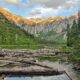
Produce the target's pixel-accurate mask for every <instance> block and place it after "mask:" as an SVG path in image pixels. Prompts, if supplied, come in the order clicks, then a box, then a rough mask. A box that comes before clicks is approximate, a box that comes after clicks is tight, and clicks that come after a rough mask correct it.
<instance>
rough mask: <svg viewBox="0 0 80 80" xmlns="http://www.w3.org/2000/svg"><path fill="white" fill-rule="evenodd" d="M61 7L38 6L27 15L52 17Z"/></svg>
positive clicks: (31, 16)
mask: <svg viewBox="0 0 80 80" xmlns="http://www.w3.org/2000/svg"><path fill="white" fill-rule="evenodd" d="M61 9H62V7H58V9H55V8H54V9H53V8H44V7H39V8H35V9H33V10H32V11H31V12H30V13H29V17H30V18H41V17H54V16H57V15H58V13H59V11H60V10H61Z"/></svg>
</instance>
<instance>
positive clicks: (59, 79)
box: [4, 74, 70, 80]
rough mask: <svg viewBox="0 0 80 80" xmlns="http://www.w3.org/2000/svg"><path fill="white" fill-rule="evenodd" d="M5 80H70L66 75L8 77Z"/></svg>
mask: <svg viewBox="0 0 80 80" xmlns="http://www.w3.org/2000/svg"><path fill="white" fill-rule="evenodd" d="M4 80H70V79H69V78H68V77H67V76H66V75H65V74H63V75H58V76H47V77H44V76H38V77H36V76H35V77H8V78H5V79H4Z"/></svg>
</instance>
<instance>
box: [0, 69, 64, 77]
mask: <svg viewBox="0 0 80 80" xmlns="http://www.w3.org/2000/svg"><path fill="white" fill-rule="evenodd" d="M63 73H64V71H60V72H58V71H56V70H43V71H40V70H36V71H28V70H16V71H15V70H0V75H2V74H4V75H27V76H31V75H35V76H40V75H43V76H48V75H60V74H63Z"/></svg>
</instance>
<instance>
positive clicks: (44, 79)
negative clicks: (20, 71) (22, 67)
mask: <svg viewBox="0 0 80 80" xmlns="http://www.w3.org/2000/svg"><path fill="white" fill-rule="evenodd" d="M40 63H41V64H44V65H48V66H51V67H54V68H55V69H59V70H63V69H64V70H66V71H67V73H69V76H70V77H71V78H72V80H80V75H79V74H77V73H76V72H75V71H74V70H73V69H72V65H71V64H60V63H58V62H54V63H53V62H48V61H45V62H40ZM78 77H79V78H78ZM4 80H70V78H69V77H68V76H67V75H66V74H62V75H57V76H33V77H23V76H22V77H6V78H5V79H4Z"/></svg>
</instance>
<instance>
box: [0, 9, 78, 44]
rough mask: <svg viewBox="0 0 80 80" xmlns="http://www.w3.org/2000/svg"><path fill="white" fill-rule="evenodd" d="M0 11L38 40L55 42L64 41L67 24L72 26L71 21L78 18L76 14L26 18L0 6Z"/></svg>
mask: <svg viewBox="0 0 80 80" xmlns="http://www.w3.org/2000/svg"><path fill="white" fill-rule="evenodd" d="M0 13H2V14H3V15H4V16H5V17H6V18H7V19H8V20H9V21H10V22H14V23H15V24H16V25H18V26H19V27H20V28H21V29H22V30H25V31H26V32H28V33H29V34H31V35H33V36H35V37H37V38H38V39H39V40H46V41H50V42H56V43H66V38H67V36H66V34H67V25H68V24H69V26H72V24H73V21H74V20H76V22H77V19H78V15H72V16H69V17H55V18H52V17H50V18H47V19H43V18H30V19H26V18H23V17H21V16H17V15H15V14H12V13H10V12H8V11H6V10H4V9H2V8H0Z"/></svg>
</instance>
